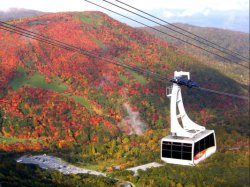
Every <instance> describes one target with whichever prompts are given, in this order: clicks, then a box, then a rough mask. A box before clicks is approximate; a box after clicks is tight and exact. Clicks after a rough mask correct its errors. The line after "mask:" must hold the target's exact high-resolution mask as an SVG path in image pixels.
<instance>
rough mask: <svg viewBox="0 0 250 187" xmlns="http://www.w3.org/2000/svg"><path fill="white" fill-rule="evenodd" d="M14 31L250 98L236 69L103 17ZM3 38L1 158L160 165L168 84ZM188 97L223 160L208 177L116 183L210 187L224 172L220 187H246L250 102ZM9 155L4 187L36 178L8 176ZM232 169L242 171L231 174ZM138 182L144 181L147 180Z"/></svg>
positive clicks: (67, 18) (43, 19)
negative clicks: (42, 156) (32, 155)
mask: <svg viewBox="0 0 250 187" xmlns="http://www.w3.org/2000/svg"><path fill="white" fill-rule="evenodd" d="M10 23H11V24H15V25H17V26H19V27H22V28H25V29H27V30H30V31H33V32H36V33H40V34H43V35H45V36H48V37H51V38H53V39H56V40H58V41H62V42H65V43H69V44H72V45H75V46H78V47H81V48H82V49H85V50H88V51H90V52H91V53H96V54H98V55H100V56H103V57H105V58H109V59H113V60H114V61H119V62H120V63H123V64H129V65H133V66H137V67H141V68H143V69H145V70H150V71H154V72H156V73H157V74H160V75H162V76H166V77H168V78H170V77H172V76H173V73H174V71H176V70H183V71H189V72H190V73H191V78H192V79H193V80H195V81H197V82H198V83H199V84H200V85H202V87H206V88H211V89H214V90H219V91H225V92H229V93H234V94H239V95H246V94H247V93H248V86H249V85H246V84H243V83H240V81H239V80H238V74H237V73H235V72H234V71H233V72H231V74H232V76H227V74H226V73H225V72H228V71H230V70H231V68H232V67H231V65H229V64H225V65H224V69H223V70H219V69H215V68H213V67H212V66H211V65H209V64H206V62H203V61H201V60H200V59H199V58H197V57H193V56H192V55H190V54H189V53H187V52H185V51H184V50H182V49H179V48H176V47H175V46H174V45H173V44H171V43H168V42H164V41H162V40H160V39H158V38H156V37H153V36H152V35H150V34H148V33H147V32H145V31H143V30H141V29H136V28H132V27H129V26H127V25H125V24H122V23H120V22H118V21H116V20H114V19H112V18H110V17H108V16H107V15H106V14H103V13H101V12H75V13H57V14H47V15H41V16H38V17H29V18H23V19H22V20H20V21H19V20H18V21H17V20H14V21H11V22H10ZM0 39H1V43H0V150H1V152H3V155H6V154H7V155H8V154H9V153H10V152H12V153H13V152H14V153H27V152H29V151H34V152H46V153H49V154H55V155H57V156H61V157H63V158H64V159H66V160H67V161H69V162H73V163H77V164H79V165H82V166H84V167H89V168H91V167H92V168H96V169H99V170H100V171H106V168H107V167H110V166H115V165H122V166H124V165H125V166H132V165H136V164H141V163H147V162H152V161H155V160H159V157H160V156H159V149H160V148H159V140H160V139H161V138H162V137H163V136H166V135H167V133H168V132H169V126H170V124H169V101H168V99H167V98H166V96H165V89H166V84H167V85H171V84H170V83H162V82H159V81H156V80H154V79H152V78H151V77H147V76H143V75H141V74H139V73H137V72H134V71H132V70H130V69H125V68H123V67H120V66H115V65H114V64H110V63H107V62H105V61H103V60H102V59H100V58H94V57H89V56H84V55H79V54H77V53H75V52H72V51H67V50H64V49H60V48H57V47H54V46H50V45H48V44H46V43H41V42H38V41H36V40H32V39H29V38H26V37H25V36H23V35H17V34H13V33H9V32H6V31H3V30H0ZM239 70H240V71H241V70H242V69H241V68H240V67H239ZM242 71H243V70H242ZM183 97H184V101H185V107H186V110H187V111H188V113H189V115H190V116H191V118H192V119H193V120H194V121H197V123H200V124H202V125H204V126H206V127H207V128H212V129H215V130H216V133H218V145H219V154H218V155H217V156H216V157H213V158H211V160H209V161H207V162H205V163H204V165H202V167H203V168H205V169H206V170H204V173H201V172H200V170H199V167H197V168H194V172H190V173H188V172H189V171H190V170H187V171H182V172H184V173H181V172H180V173H175V171H179V170H176V169H175V167H174V166H166V167H165V169H166V168H168V169H169V167H170V168H171V169H170V171H171V176H167V179H166V176H165V177H163V176H162V177H160V178H159V179H157V181H154V180H153V179H145V180H142V181H141V180H139V178H137V179H136V178H133V176H132V175H131V173H129V172H126V171H124V172H123V171H121V173H119V172H118V173H114V178H117V177H123V176H125V177H124V179H127V178H128V179H131V180H133V181H134V182H135V183H138V184H140V185H142V186H143V185H144V186H146V185H147V184H149V183H152V184H153V183H154V184H155V185H156V184H157V182H160V180H163V179H164V180H165V179H166V180H168V181H172V182H176V184H177V183H180V184H183V185H184V184H185V185H186V184H188V182H187V181H184V180H182V179H181V180H179V179H178V177H177V178H176V177H175V175H176V176H180V177H181V176H182V178H183V177H184V176H186V175H189V174H190V175H191V173H195V174H197V173H200V176H199V177H200V178H199V179H200V181H204V182H203V184H204V185H211V184H210V182H211V181H209V179H210V177H212V175H213V172H212V173H211V171H215V170H216V168H218V167H219V168H220V169H219V170H218V171H219V174H220V178H219V179H220V180H219V179H218V180H215V182H214V183H213V182H212V184H214V185H220V184H221V185H232V186H234V184H236V183H237V184H239V186H241V185H242V184H244V183H245V181H246V180H241V179H242V178H243V177H244V179H245V178H247V177H246V176H248V173H247V172H246V171H248V169H249V165H248V164H247V162H246V161H245V160H247V159H246V158H247V155H249V150H248V149H247V148H248V147H247V146H248V143H247V142H248V141H247V140H248V135H249V119H248V117H249V116H248V114H249V113H248V112H249V109H248V104H249V103H248V101H245V100H240V99H233V98H231V97H226V96H223V95H215V94H211V93H206V92H200V91H197V90H192V89H186V88H183ZM232 147H237V148H238V147H239V149H240V150H239V151H238V152H235V154H234V152H233V153H232V152H230V151H228V150H229V149H230V148H232ZM237 150H238V149H237ZM1 155H2V154H0V160H1V158H2V159H4V161H3V162H0V163H1V164H0V171H1V173H3V174H2V175H0V181H3V180H2V178H4V176H6V177H5V178H4V179H5V181H6V180H7V182H6V184H9V183H10V182H12V181H11V177H10V176H12V173H15V172H17V171H20V170H24V171H26V172H25V173H27V171H29V170H30V169H31V170H32V168H30V169H25V168H23V167H21V166H19V165H18V164H16V165H15V164H13V163H10V164H9V165H10V166H11V167H12V168H11V169H9V170H10V171H13V172H9V171H6V168H7V165H5V163H6V162H5V161H6V159H7V158H8V156H6V157H4V156H1ZM222 160H223V161H222ZM9 165H8V168H9ZM209 168H211V169H209ZM228 168H233V169H232V170H230V172H226V171H227V169H228ZM33 170H35V168H33ZM33 170H32V171H33ZM35 171H37V170H35ZM35 171H34V173H36V174H35V175H36V176H37V177H38V178H42V179H45V178H46V179H51V178H53V179H54V180H53V181H54V183H56V182H58V181H59V182H60V180H59V178H57V176H58V177H60V175H59V174H51V173H48V176H47V177H41V175H42V174H41V173H40V172H38V171H37V172H35ZM154 171H156V170H154ZM218 171H217V172H218ZM45 173H46V172H45ZM234 174H235V175H234ZM239 174H242V176H241V178H240V177H235V179H234V180H229V179H232V178H231V175H234V176H238V175H239ZM44 175H45V174H44ZM139 175H140V177H141V178H143V176H144V174H141V173H140V172H139ZM164 175H165V173H164ZM152 176H154V174H152ZM208 176H210V177H208ZM1 177H2V178H1ZM18 177H20V176H19V175H17V177H15V179H16V178H18ZM61 177H62V176H61ZM149 178H150V177H149ZM184 178H185V177H184ZM208 178H209V179H208ZM78 179H79V178H78V177H75V179H74V180H78ZM19 180H22V179H19ZM72 180H73V179H72ZM91 180H92V179H91ZM197 180H198V179H197V178H196V177H194V176H192V178H191V179H190V181H192V183H195V184H196V185H197V186H198V185H199V184H198V182H199V180H198V182H197ZM39 181H40V180H39ZM228 181H229V182H228ZM59 182H58V183H57V184H62V183H59ZM64 182H65V183H63V184H68V183H67V181H64ZM144 182H145V183H144ZM172 182H171V183H172ZM230 182H231V183H230ZM67 186H72V185H69V184H68V185H67ZM73 186H74V185H73ZM96 186H98V185H96ZM153 186H154V185H153Z"/></svg>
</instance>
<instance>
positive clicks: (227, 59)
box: [84, 0, 249, 69]
mask: <svg viewBox="0 0 250 187" xmlns="http://www.w3.org/2000/svg"><path fill="white" fill-rule="evenodd" d="M84 1H86V2H88V3H90V4H93V5H95V6H98V7H100V8H103V9H105V10H108V11H110V12H113V13H115V14H117V15H119V16H122V17H124V18H127V19H129V20H131V21H134V22H136V23H139V24H141V25H144V26H146V27H149V28H151V29H153V30H155V31H158V32H160V33H163V34H165V35H167V36H170V37H172V38H175V39H177V40H180V41H182V42H184V43H187V44H189V45H191V46H194V47H196V48H198V49H201V50H203V51H206V52H208V53H210V54H213V55H215V56H218V57H220V58H222V59H224V60H226V61H229V62H233V63H236V62H234V61H232V60H231V59H229V58H226V57H224V56H221V55H219V54H217V53H214V52H212V51H209V50H207V49H205V48H203V47H200V46H198V45H195V44H193V43H190V42H188V41H186V40H183V39H181V38H178V37H176V36H173V35H171V34H168V33H166V32H164V31H161V30H159V29H156V28H154V27H151V26H149V25H147V24H144V23H142V22H140V21H137V20H135V19H133V18H130V17H128V16H125V15H123V14H120V13H118V12H116V11H113V10H111V9H108V8H106V7H103V6H101V5H98V4H96V3H93V2H91V1H89V0H84ZM236 64H237V65H239V66H242V67H243V68H246V69H249V67H248V66H245V65H243V64H239V63H236Z"/></svg>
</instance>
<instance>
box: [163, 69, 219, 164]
mask: <svg viewBox="0 0 250 187" xmlns="http://www.w3.org/2000/svg"><path fill="white" fill-rule="evenodd" d="M183 76H187V77H188V80H187V81H186V83H187V84H189V85H187V86H194V85H195V84H193V83H192V82H190V81H189V80H190V75H189V73H188V72H175V78H176V79H177V78H178V77H183ZM183 80H184V79H183V78H182V79H181V81H183ZM173 82H174V83H173V86H172V87H171V88H170V89H168V90H167V96H168V97H171V103H170V113H171V116H170V118H171V134H170V135H168V136H166V137H164V138H162V140H161V159H162V160H163V161H164V162H167V163H171V164H180V165H196V164H198V163H199V162H201V161H202V160H204V159H206V158H207V157H209V156H210V155H212V154H213V153H215V151H216V138H215V133H214V130H207V129H206V128H205V127H203V126H200V125H198V124H196V123H194V122H193V121H192V120H191V119H189V117H188V116H187V114H186V111H185V109H184V105H183V101H182V95H181V88H180V86H179V85H178V83H179V82H178V80H177V81H176V82H175V81H173ZM182 83H183V84H184V85H186V84H185V80H184V81H183V82H182ZM168 92H169V93H168ZM177 112H178V114H177Z"/></svg>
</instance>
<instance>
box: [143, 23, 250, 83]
mask: <svg viewBox="0 0 250 187" xmlns="http://www.w3.org/2000/svg"><path fill="white" fill-rule="evenodd" d="M173 25H174V26H176V27H180V28H182V29H184V30H187V31H188V32H190V33H193V34H195V35H197V36H200V37H202V38H204V39H206V40H208V41H210V42H213V43H214V44H217V45H219V46H222V47H224V48H226V49H228V50H230V51H234V52H236V53H238V54H240V55H241V56H244V57H246V58H249V34H247V33H244V32H236V31H231V30H225V29H217V28H210V27H198V26H193V25H188V24H182V23H175V24H173ZM174 26H172V25H166V27H168V28H170V29H174V30H177V31H180V32H181V33H183V31H182V30H178V28H176V27H174ZM155 28H156V29H158V30H161V31H163V32H166V33H168V34H170V35H174V36H176V37H178V38H180V39H182V40H185V41H187V42H189V43H193V44H194V45H199V46H201V47H203V48H205V49H206V50H209V51H211V52H213V53H216V54H219V55H222V56H225V57H226V58H228V59H232V61H233V62H234V63H232V62H228V61H225V60H224V59H222V58H220V57H218V56H216V55H212V54H209V53H207V52H206V51H203V50H201V49H198V48H196V47H194V46H191V45H189V44H187V43H184V42H182V41H180V40H177V39H175V38H172V37H170V36H167V35H165V34H163V33H160V32H157V31H155V30H152V29H150V28H147V27H142V29H143V30H146V31H147V32H149V33H151V34H153V35H154V36H156V37H158V38H160V39H162V40H164V41H166V42H170V43H172V44H173V45H174V46H176V47H177V48H179V49H182V50H184V51H185V52H186V53H189V54H190V55H193V56H196V57H197V58H199V59H200V60H201V61H204V63H205V64H208V65H211V67H213V68H216V69H217V70H219V71H223V69H224V65H225V63H229V65H231V66H232V67H231V70H230V72H227V71H224V72H223V73H224V74H227V75H228V76H232V74H231V72H234V74H235V75H238V77H237V78H236V79H237V80H238V81H239V82H241V83H244V84H246V85H247V84H249V79H248V73H249V72H248V71H241V72H239V70H238V65H235V63H241V64H243V65H245V66H248V65H249V64H247V63H246V62H245V61H242V60H239V59H237V58H235V57H232V56H231V55H230V54H231V53H232V52H230V51H229V52H228V51H227V53H228V54H227V55H223V53H221V52H220V51H218V50H215V49H211V48H209V47H207V46H205V45H201V44H200V43H199V42H197V41H194V40H192V39H190V38H187V37H185V36H184V35H181V34H179V33H176V32H174V31H173V30H169V29H167V28H165V27H163V26H156V27H155ZM185 34H186V35H188V36H190V34H188V33H185ZM216 47H218V46H216Z"/></svg>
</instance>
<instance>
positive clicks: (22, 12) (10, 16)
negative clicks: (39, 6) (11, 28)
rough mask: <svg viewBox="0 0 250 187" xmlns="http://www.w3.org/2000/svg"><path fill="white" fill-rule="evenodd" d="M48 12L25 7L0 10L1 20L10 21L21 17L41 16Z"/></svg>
mask: <svg viewBox="0 0 250 187" xmlns="http://www.w3.org/2000/svg"><path fill="white" fill-rule="evenodd" d="M43 14H47V13H45V12H40V11H37V10H28V9H23V8H20V9H19V8H11V9H9V10H6V11H0V20H1V21H9V20H14V19H21V18H25V17H32V16H39V15H43Z"/></svg>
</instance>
